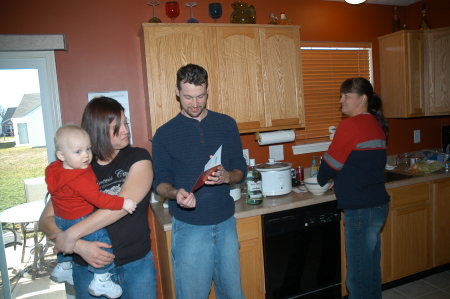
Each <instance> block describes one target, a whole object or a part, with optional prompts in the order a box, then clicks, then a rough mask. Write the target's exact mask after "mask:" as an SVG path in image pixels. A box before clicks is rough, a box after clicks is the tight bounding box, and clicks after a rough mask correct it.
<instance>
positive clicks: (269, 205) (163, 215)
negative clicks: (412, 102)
mask: <svg viewBox="0 0 450 299" xmlns="http://www.w3.org/2000/svg"><path fill="white" fill-rule="evenodd" d="M398 172H406V171H401V170H400V171H398ZM444 178H450V172H445V171H444V169H441V170H439V171H436V172H433V173H428V174H416V175H415V176H414V177H412V178H408V179H404V180H399V181H394V182H390V183H386V189H393V188H398V187H404V186H408V185H413V184H419V183H424V182H428V181H432V180H439V179H444ZM332 200H336V196H335V195H334V192H333V191H332V190H329V191H327V192H325V193H324V194H323V195H313V194H312V193H310V192H303V193H295V192H294V191H291V192H290V193H288V194H285V195H279V196H267V197H264V201H263V203H262V204H259V205H255V206H252V205H247V204H246V203H245V194H243V195H242V196H241V199H239V200H237V201H235V207H236V210H235V214H234V216H235V217H236V219H241V218H247V217H252V216H258V215H264V214H269V213H273V212H278V211H284V210H290V209H294V208H299V207H304V206H309V205H313V204H317V203H322V202H327V201H332ZM150 207H151V208H152V211H153V215H154V216H155V217H156V219H157V221H158V223H159V224H160V225H161V227H163V229H164V231H170V230H172V221H171V219H172V215H171V214H170V212H169V209H168V208H164V207H163V205H162V203H160V202H155V203H151V204H150Z"/></svg>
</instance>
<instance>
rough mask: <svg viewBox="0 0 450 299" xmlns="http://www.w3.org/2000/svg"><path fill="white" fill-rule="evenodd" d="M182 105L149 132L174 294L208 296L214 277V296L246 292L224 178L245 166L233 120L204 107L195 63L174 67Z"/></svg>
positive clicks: (230, 180) (202, 74) (231, 178)
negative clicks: (165, 204)
mask: <svg viewBox="0 0 450 299" xmlns="http://www.w3.org/2000/svg"><path fill="white" fill-rule="evenodd" d="M176 93H177V96H178V97H179V100H180V104H181V108H182V111H181V112H180V113H179V114H178V115H177V116H175V117H174V118H173V119H171V120H170V121H168V122H167V123H166V124H164V125H163V126H161V127H160V128H158V130H157V131H156V133H155V136H154V138H153V160H154V171H155V181H154V186H156V192H157V193H158V194H160V195H161V196H163V197H165V198H167V199H169V209H170V212H171V214H172V216H173V217H172V267H173V275H174V283H175V293H176V297H177V298H178V299H183V298H192V299H201V298H205V299H206V298H207V297H208V294H209V292H210V288H211V281H212V280H214V289H215V293H216V297H217V298H236V299H239V298H244V294H243V291H242V286H241V279H240V278H241V275H240V263H239V243H238V237H237V231H236V219H235V218H234V200H233V198H232V197H231V196H230V184H236V183H238V184H239V183H242V182H243V181H244V179H245V176H246V173H247V168H246V164H245V159H244V157H243V155H242V143H241V139H240V135H239V131H238V129H237V125H236V122H235V121H234V119H232V118H231V117H229V116H227V115H225V114H220V113H217V112H214V111H210V110H207V109H206V104H207V99H208V73H207V72H206V70H205V69H204V68H202V67H201V66H198V65H194V64H188V65H186V66H184V67H181V68H180V69H179V70H178V72H177V90H176ZM220 146H222V156H221V162H222V164H221V166H219V168H218V169H217V170H216V171H215V172H213V173H212V174H211V175H210V176H209V177H208V180H207V181H206V182H205V185H204V186H202V187H201V188H199V189H198V190H195V191H194V192H193V193H191V192H190V191H191V188H192V187H193V186H194V184H195V182H196V180H197V178H198V176H199V175H200V174H201V173H202V172H203V170H204V166H205V164H206V163H207V162H208V161H209V159H210V157H211V155H213V154H214V153H215V152H216V151H217V149H218V148H219V147H220Z"/></svg>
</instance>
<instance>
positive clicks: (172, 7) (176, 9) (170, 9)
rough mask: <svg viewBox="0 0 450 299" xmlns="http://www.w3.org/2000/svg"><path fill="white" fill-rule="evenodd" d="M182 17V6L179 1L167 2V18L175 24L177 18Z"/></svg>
mask: <svg viewBox="0 0 450 299" xmlns="http://www.w3.org/2000/svg"><path fill="white" fill-rule="evenodd" d="M179 15H180V5H179V4H178V2H177V1H168V2H166V16H168V17H169V18H171V19H172V23H175V18H178V16H179Z"/></svg>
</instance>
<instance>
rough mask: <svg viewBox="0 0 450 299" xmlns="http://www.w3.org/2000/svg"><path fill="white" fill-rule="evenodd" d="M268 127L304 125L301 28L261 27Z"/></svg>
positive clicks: (280, 127)
mask: <svg viewBox="0 0 450 299" xmlns="http://www.w3.org/2000/svg"><path fill="white" fill-rule="evenodd" d="M260 39H261V59H262V62H263V63H262V73H263V76H262V79H263V88H264V105H265V123H266V127H269V128H273V127H277V128H278V129H283V128H285V127H286V128H290V129H292V128H300V127H304V126H305V117H304V107H303V79H302V69H301V52H300V36H299V28H298V27H297V26H296V27H283V26H276V27H275V28H268V27H263V28H261V29H260Z"/></svg>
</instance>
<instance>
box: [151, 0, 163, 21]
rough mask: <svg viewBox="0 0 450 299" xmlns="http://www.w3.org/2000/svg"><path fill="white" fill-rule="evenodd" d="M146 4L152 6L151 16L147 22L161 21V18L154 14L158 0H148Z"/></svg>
mask: <svg viewBox="0 0 450 299" xmlns="http://www.w3.org/2000/svg"><path fill="white" fill-rule="evenodd" d="M148 5H150V6H152V7H153V18H151V19H150V20H148V22H149V23H162V22H161V20H160V19H159V18H157V17H156V14H155V6H156V5H159V2H158V1H150V2H148Z"/></svg>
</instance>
